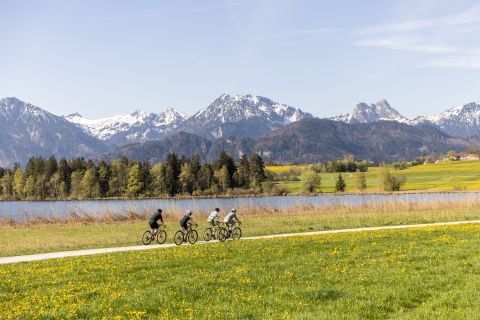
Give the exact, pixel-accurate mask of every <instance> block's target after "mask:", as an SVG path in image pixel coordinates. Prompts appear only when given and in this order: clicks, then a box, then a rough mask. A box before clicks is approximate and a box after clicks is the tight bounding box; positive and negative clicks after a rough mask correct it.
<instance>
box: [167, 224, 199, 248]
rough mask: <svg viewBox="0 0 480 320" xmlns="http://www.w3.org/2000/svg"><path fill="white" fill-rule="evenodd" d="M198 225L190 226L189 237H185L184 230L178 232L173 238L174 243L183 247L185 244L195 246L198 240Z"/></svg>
mask: <svg viewBox="0 0 480 320" xmlns="http://www.w3.org/2000/svg"><path fill="white" fill-rule="evenodd" d="M194 226H195V227H194ZM196 227H197V225H193V224H189V226H188V229H187V235H186V237H184V234H183V230H178V231H177V232H176V233H175V237H173V241H174V242H175V244H176V245H177V246H179V245H181V244H182V243H184V242H187V241H188V243H190V244H194V243H195V242H197V240H198V232H197V230H195V228H196Z"/></svg>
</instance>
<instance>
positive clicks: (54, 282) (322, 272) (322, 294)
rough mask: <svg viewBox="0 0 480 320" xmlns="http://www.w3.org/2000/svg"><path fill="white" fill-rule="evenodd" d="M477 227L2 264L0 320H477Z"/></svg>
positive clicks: (479, 259)
mask: <svg viewBox="0 0 480 320" xmlns="http://www.w3.org/2000/svg"><path fill="white" fill-rule="evenodd" d="M479 250H480V226H479V225H462V226H449V227H428V228H418V229H404V230H383V231H375V232H359V233H353V234H331V235H321V236H299V237H292V238H288V239H287V238H283V239H266V240H255V241H240V242H227V243H213V244H210V245H206V246H183V247H175V248H170V249H158V250H151V251H148V252H126V253H116V254H109V255H98V256H89V257H76V258H65V259H57V260H46V261H39V262H31V263H22V264H15V265H3V266H0V318H1V319H32V318H42V319H45V318H47V319H48V318H51V319H54V318H63V319H66V318H88V319H101V318H104V317H105V318H106V319H266V318H275V319H386V318H389V319H454V318H458V319H475V318H477V317H478V314H479V313H480V307H479V305H478V300H479V299H480V295H479V293H478V286H480V256H479V255H478V252H479Z"/></svg>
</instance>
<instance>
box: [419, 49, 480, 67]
mask: <svg viewBox="0 0 480 320" xmlns="http://www.w3.org/2000/svg"><path fill="white" fill-rule="evenodd" d="M420 67H423V68H465V69H480V49H474V50H471V51H469V52H467V53H464V54H458V55H452V56H447V57H443V58H439V59H433V60H432V61H430V62H428V63H425V64H423V65H420Z"/></svg>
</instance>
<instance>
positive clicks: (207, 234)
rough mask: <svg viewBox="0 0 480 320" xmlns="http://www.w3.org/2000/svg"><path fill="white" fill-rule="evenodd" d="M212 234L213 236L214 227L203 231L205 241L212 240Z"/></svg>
mask: <svg viewBox="0 0 480 320" xmlns="http://www.w3.org/2000/svg"><path fill="white" fill-rule="evenodd" d="M212 236H213V232H212V228H207V229H205V231H203V239H204V240H205V241H210V240H212Z"/></svg>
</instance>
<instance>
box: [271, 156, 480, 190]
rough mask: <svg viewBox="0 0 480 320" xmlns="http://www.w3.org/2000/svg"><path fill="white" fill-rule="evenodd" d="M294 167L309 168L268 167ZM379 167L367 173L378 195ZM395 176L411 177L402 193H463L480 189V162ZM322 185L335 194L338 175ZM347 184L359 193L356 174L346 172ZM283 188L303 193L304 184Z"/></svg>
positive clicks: (431, 166)
mask: <svg viewBox="0 0 480 320" xmlns="http://www.w3.org/2000/svg"><path fill="white" fill-rule="evenodd" d="M291 168H300V169H302V168H305V166H275V167H267V170H269V171H271V172H277V173H278V172H281V171H285V170H288V169H291ZM378 170H379V168H377V167H370V168H369V170H368V172H367V174H366V179H367V190H366V192H378V191H380V190H379V188H378V182H377V173H378ZM392 173H393V174H401V175H404V176H405V177H406V178H407V182H406V184H405V185H404V186H402V191H415V192H417V191H418V192H440V191H463V190H480V161H450V162H440V163H430V164H425V165H419V166H414V167H410V168H407V169H405V170H399V171H395V170H392ZM320 176H321V179H322V186H321V187H320V188H319V189H318V190H317V191H318V192H334V190H335V182H336V179H337V176H338V174H337V173H322V174H320ZM343 176H344V178H345V179H346V183H347V192H355V191H356V190H355V183H354V179H353V174H352V173H344V174H343ZM279 185H281V186H284V187H285V188H286V189H287V190H288V191H289V192H291V193H299V192H300V191H301V182H300V181H283V182H280V183H279Z"/></svg>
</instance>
